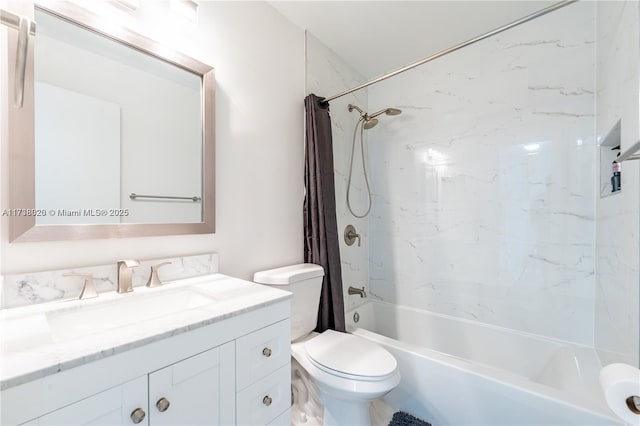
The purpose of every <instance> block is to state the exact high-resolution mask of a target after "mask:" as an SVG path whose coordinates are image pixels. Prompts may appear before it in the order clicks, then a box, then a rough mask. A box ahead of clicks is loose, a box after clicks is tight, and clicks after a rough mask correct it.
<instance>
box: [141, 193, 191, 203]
mask: <svg viewBox="0 0 640 426" xmlns="http://www.w3.org/2000/svg"><path fill="white" fill-rule="evenodd" d="M129 198H131V199H132V200H137V199H138V198H150V199H152V200H189V201H193V202H194V203H197V202H198V201H201V200H202V197H198V196H197V195H194V196H193V197H176V196H173V195H141V194H136V193H135V192H132V193H131V194H129Z"/></svg>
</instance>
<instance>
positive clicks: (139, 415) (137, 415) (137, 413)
mask: <svg viewBox="0 0 640 426" xmlns="http://www.w3.org/2000/svg"><path fill="white" fill-rule="evenodd" d="M146 415H147V413H145V412H144V410H143V409H142V408H136V409H135V410H133V411H132V412H131V421H132V422H133V423H135V424H138V423H140V422H141V421H143V420H144V418H145V417H146Z"/></svg>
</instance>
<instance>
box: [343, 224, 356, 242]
mask: <svg viewBox="0 0 640 426" xmlns="http://www.w3.org/2000/svg"><path fill="white" fill-rule="evenodd" d="M356 239H357V240H358V247H360V234H358V233H357V232H356V228H354V227H353V225H347V227H346V228H344V242H345V243H347V245H348V246H352V245H353V243H354V242H355V240H356Z"/></svg>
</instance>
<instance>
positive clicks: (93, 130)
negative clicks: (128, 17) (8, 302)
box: [3, 1, 215, 242]
mask: <svg viewBox="0 0 640 426" xmlns="http://www.w3.org/2000/svg"><path fill="white" fill-rule="evenodd" d="M34 18H35V19H34V20H35V22H36V28H37V29H36V34H37V35H36V36H35V37H30V38H29V44H28V48H27V55H26V61H27V62H26V63H27V66H26V73H25V78H24V85H23V86H22V87H21V88H20V87H19V86H20V84H19V83H20V80H21V78H20V75H17V74H16V72H17V71H16V69H14V66H13V64H16V63H17V61H18V62H19V61H20V60H21V58H20V49H9V62H8V64H9V82H10V87H12V88H13V89H14V90H15V91H16V96H15V99H17V98H18V97H19V96H18V90H19V89H21V90H22V91H23V92H22V94H21V96H22V99H23V101H22V103H23V105H22V107H20V106H19V105H18V102H14V97H13V96H12V97H11V99H10V101H9V104H10V105H9V158H10V160H9V169H10V170H9V178H10V181H9V205H10V208H9V209H7V210H5V211H3V214H4V215H6V216H10V217H9V220H10V235H9V238H10V241H12V242H13V241H16V242H19V241H51V240H74V239H88V238H125V237H141V236H154V235H177V234H202V233H213V232H214V230H215V227H214V220H215V214H214V211H215V202H214V197H215V193H214V177H215V171H214V162H215V156H214V85H215V79H214V71H213V68H212V67H210V66H208V65H206V64H203V63H201V62H199V61H197V60H195V59H193V58H190V57H187V56H186V55H183V54H181V53H180V52H176V51H173V50H170V49H167V47H166V46H162V45H160V44H159V43H157V42H155V41H153V40H150V39H148V38H146V37H144V36H141V35H139V34H137V33H135V32H133V31H131V30H129V29H127V28H123V27H119V26H114V24H113V22H107V21H104V20H102V19H101V18H100V17H98V16H96V15H94V14H93V13H91V12H89V11H87V10H85V9H82V8H80V7H78V6H75V5H73V4H70V3H67V2H49V1H47V2H36V4H35V11H34ZM12 33H14V32H10V38H9V44H10V45H14V43H15V45H17V43H18V40H17V38H18V37H19V35H17V34H12ZM12 39H13V40H12ZM16 77H17V78H16ZM12 82H15V84H12Z"/></svg>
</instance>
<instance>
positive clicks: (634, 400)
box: [625, 395, 640, 414]
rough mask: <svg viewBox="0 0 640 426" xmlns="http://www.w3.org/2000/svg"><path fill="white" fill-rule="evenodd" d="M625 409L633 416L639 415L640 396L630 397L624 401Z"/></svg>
mask: <svg viewBox="0 0 640 426" xmlns="http://www.w3.org/2000/svg"><path fill="white" fill-rule="evenodd" d="M625 402H626V403H627V408H628V409H629V410H630V411H631V412H632V413H634V414H640V396H636V395H634V396H630V397H629V398H627V399H626V400H625Z"/></svg>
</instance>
